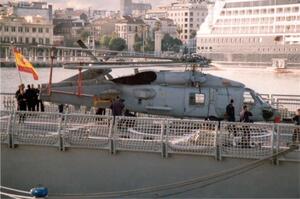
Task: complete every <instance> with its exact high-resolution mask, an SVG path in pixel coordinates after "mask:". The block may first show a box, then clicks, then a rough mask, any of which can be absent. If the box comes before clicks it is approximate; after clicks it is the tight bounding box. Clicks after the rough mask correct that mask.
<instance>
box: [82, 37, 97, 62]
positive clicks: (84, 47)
mask: <svg viewBox="0 0 300 199" xmlns="http://www.w3.org/2000/svg"><path fill="white" fill-rule="evenodd" d="M77 43H78V45H79V46H80V47H81V48H83V49H88V47H87V46H86V45H85V44H84V43H83V41H81V40H80V39H79V40H78V41H77ZM85 53H86V54H87V55H89V56H90V58H91V59H92V60H93V61H96V62H99V60H98V59H97V57H96V56H95V55H94V54H93V53H92V52H91V51H86V52H85Z"/></svg>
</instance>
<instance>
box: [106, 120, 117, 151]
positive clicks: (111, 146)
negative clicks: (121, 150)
mask: <svg viewBox="0 0 300 199" xmlns="http://www.w3.org/2000/svg"><path fill="white" fill-rule="evenodd" d="M107 117H108V118H109V133H108V140H109V151H110V153H111V154H116V148H115V138H114V125H115V122H114V120H115V118H113V117H111V116H107Z"/></svg>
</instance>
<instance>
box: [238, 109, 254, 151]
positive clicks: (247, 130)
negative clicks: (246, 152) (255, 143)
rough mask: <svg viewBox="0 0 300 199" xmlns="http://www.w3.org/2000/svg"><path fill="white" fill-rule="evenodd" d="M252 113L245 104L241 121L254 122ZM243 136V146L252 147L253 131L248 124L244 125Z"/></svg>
mask: <svg viewBox="0 0 300 199" xmlns="http://www.w3.org/2000/svg"><path fill="white" fill-rule="evenodd" d="M251 116H252V113H251V112H250V111H249V110H248V107H247V106H246V105H245V106H244V107H243V111H242V112H241V117H240V121H241V122H246V123H249V122H252V120H251V118H250V117H251ZM243 130H244V133H243V136H242V147H243V148H250V147H251V146H250V140H251V132H250V127H249V126H248V125H245V126H243Z"/></svg>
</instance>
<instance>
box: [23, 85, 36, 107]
mask: <svg viewBox="0 0 300 199" xmlns="http://www.w3.org/2000/svg"><path fill="white" fill-rule="evenodd" d="M25 95H26V101H27V106H28V111H35V107H34V92H33V90H32V89H31V87H30V85H29V84H28V85H27V89H26V91H25Z"/></svg>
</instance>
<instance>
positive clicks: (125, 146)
mask: <svg viewBox="0 0 300 199" xmlns="http://www.w3.org/2000/svg"><path fill="white" fill-rule="evenodd" d="M157 120H161V122H159V123H157V122H156V121H157ZM0 124H1V125H0V126H1V128H0V130H1V131H0V137H1V143H3V144H8V145H9V146H10V147H11V148H14V147H15V145H20V144H21V145H22V144H26V145H41V146H43V145H45V146H53V147H59V149H60V150H61V151H64V149H65V148H66V147H71V148H72V147H83V148H97V149H103V150H110V151H111V152H112V153H115V151H116V150H130V151H143V152H160V153H161V154H162V156H163V157H167V156H168V153H184V154H193V155H208V156H214V157H216V159H222V157H239V158H250V159H259V158H261V157H266V156H269V155H270V154H272V153H274V151H277V152H278V151H280V150H282V149H285V148H286V147H288V146H289V145H290V144H292V143H293V139H294V136H295V134H294V133H295V132H296V131H300V127H298V126H296V125H291V124H274V123H273V124H272V123H271V124H270V123H251V124H249V123H238V122H235V123H233V122H221V123H220V128H218V126H219V125H218V123H217V122H211V121H203V120H179V119H167V120H165V119H163V118H146V117H144V118H136V117H122V116H120V117H117V118H116V120H115V121H114V122H113V117H112V116H95V115H84V114H60V113H39V112H25V111H24V112H22V111H1V117H0ZM298 139H300V138H298ZM273 149H274V150H273Z"/></svg>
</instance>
